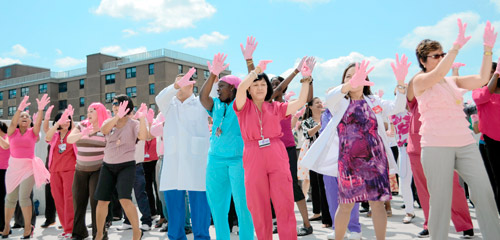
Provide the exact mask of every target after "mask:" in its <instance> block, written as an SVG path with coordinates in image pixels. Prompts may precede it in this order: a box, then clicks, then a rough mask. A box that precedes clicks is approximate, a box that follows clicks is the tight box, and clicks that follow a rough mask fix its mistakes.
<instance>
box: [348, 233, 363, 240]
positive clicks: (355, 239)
mask: <svg viewBox="0 0 500 240" xmlns="http://www.w3.org/2000/svg"><path fill="white" fill-rule="evenodd" d="M347 239H349V240H361V233H360V232H359V233H358V232H351V233H349V237H347Z"/></svg>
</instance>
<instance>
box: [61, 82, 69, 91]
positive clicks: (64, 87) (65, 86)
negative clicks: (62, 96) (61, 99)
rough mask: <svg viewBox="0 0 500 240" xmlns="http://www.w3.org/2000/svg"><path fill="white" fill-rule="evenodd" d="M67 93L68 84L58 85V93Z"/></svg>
mask: <svg viewBox="0 0 500 240" xmlns="http://www.w3.org/2000/svg"><path fill="white" fill-rule="evenodd" d="M67 91H68V83H65V82H63V83H59V92H67Z"/></svg>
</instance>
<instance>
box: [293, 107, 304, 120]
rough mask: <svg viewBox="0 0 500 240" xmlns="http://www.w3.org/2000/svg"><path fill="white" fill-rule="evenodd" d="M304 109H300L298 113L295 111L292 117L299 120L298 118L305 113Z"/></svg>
mask: <svg viewBox="0 0 500 240" xmlns="http://www.w3.org/2000/svg"><path fill="white" fill-rule="evenodd" d="M306 108H307V107H303V108H302V109H300V110H299V111H297V112H296V113H295V115H293V116H294V117H296V118H300V116H302V115H304V112H305V111H306Z"/></svg>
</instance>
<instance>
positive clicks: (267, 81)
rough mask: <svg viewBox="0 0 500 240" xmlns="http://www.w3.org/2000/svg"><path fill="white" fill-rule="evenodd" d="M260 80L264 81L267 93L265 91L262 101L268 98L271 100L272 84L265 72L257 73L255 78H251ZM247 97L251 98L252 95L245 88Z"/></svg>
mask: <svg viewBox="0 0 500 240" xmlns="http://www.w3.org/2000/svg"><path fill="white" fill-rule="evenodd" d="M260 80H264V81H266V84H267V93H266V98H265V99H264V101H269V100H271V97H272V96H273V86H272V85H271V82H270V81H269V77H267V75H266V74H265V73H261V74H259V75H257V79H255V80H253V82H257V81H260ZM247 98H249V99H250V100H251V99H252V96H251V95H250V93H249V92H248V90H247Z"/></svg>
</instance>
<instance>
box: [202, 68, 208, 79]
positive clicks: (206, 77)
mask: <svg viewBox="0 0 500 240" xmlns="http://www.w3.org/2000/svg"><path fill="white" fill-rule="evenodd" d="M203 77H205V79H208V78H209V77H210V72H209V71H207V70H203Z"/></svg>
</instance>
